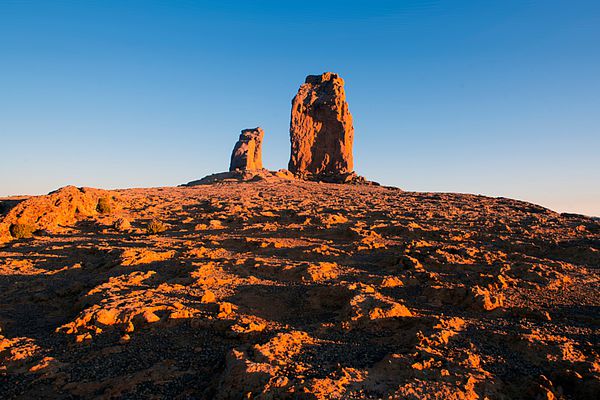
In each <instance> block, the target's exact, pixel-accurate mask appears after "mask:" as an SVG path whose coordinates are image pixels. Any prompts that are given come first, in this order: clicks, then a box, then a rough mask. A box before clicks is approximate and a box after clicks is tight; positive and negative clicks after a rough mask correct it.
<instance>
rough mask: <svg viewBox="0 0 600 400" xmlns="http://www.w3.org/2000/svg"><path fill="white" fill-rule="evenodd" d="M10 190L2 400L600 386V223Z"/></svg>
mask: <svg viewBox="0 0 600 400" xmlns="http://www.w3.org/2000/svg"><path fill="white" fill-rule="evenodd" d="M16 203H18V204H16ZM2 204H4V206H3V207H1V208H0V209H1V210H3V211H2V212H3V215H2V216H0V226H2V227H4V228H3V229H4V230H3V238H4V239H5V240H4V244H3V246H2V247H1V248H0V305H1V306H0V328H1V331H0V393H2V398H3V399H22V398H36V399H45V398H53V399H54V398H64V399H72V398H95V399H98V398H100V399H115V398H186V399H212V398H217V399H239V398H264V399H267V398H302V399H352V398H355V399H363V398H373V399H378V398H408V399H423V398H430V399H447V398H454V399H461V398H462V399H477V398H490V399H506V398H545V399H557V398H562V399H596V398H597V394H598V393H599V391H600V369H599V365H600V358H599V356H598V345H599V339H598V338H599V335H598V329H599V316H598V309H599V307H600V285H599V279H598V268H599V267H600V223H599V222H598V221H596V220H594V219H591V218H587V217H583V216H577V215H565V214H558V213H555V212H552V211H549V210H547V209H544V208H542V207H539V206H535V205H532V204H528V203H524V202H520V201H515V200H509V199H503V198H490V197H483V196H473V195H460V194H439V193H437V194H435V193H409V192H403V191H401V190H398V189H394V188H386V187H378V186H364V185H339V184H327V183H316V182H309V181H303V180H297V179H291V178H289V177H288V178H283V177H272V178H271V179H270V180H259V181H256V182H246V183H244V182H242V183H239V182H237V181H231V182H227V181H225V182H223V181H221V182H220V183H216V184H212V185H200V186H194V187H181V188H157V189H131V190H118V191H103V190H97V189H87V188H84V189H79V188H74V187H67V188H63V189H61V190H59V191H56V192H54V193H51V194H49V195H47V196H39V197H31V198H27V199H19V200H12V201H10V202H3V203H2ZM30 224H31V225H35V226H33V227H32V228H31V229H29V230H27V229H16V228H15V227H16V226H17V225H30ZM27 232H29V233H30V235H25V236H27V237H21V238H16V237H14V236H13V234H15V235H20V234H22V233H27ZM29 236H30V237H29Z"/></svg>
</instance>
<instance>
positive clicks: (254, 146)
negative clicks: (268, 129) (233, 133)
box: [229, 128, 265, 171]
mask: <svg viewBox="0 0 600 400" xmlns="http://www.w3.org/2000/svg"><path fill="white" fill-rule="evenodd" d="M264 134H265V132H264V131H263V130H262V128H254V129H244V130H243V131H242V133H241V134H240V138H239V140H238V141H237V143H236V144H235V147H234V148H233V152H232V153H231V163H230V164H229V171H236V170H242V171H248V170H257V169H262V167H263V165H262V140H263V136H264Z"/></svg>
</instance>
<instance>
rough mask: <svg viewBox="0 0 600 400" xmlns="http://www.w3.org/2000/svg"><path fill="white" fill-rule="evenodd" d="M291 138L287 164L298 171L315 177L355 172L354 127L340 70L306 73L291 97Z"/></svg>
mask: <svg viewBox="0 0 600 400" xmlns="http://www.w3.org/2000/svg"><path fill="white" fill-rule="evenodd" d="M290 140H291V155H290V161H289V165H288V168H289V170H290V171H291V172H292V173H294V174H295V175H297V176H299V177H302V178H306V179H314V180H327V178H334V180H335V178H339V177H347V176H348V175H353V176H355V175H354V174H353V169H354V165H353V156H352V144H353V141H354V127H353V125H352V115H351V114H350V111H349V110H348V103H347V102H346V93H345V91H344V80H343V79H342V78H340V76H339V75H338V74H335V73H332V72H326V73H324V74H321V75H309V76H307V77H306V81H305V83H304V84H303V85H302V86H300V89H299V90H298V94H296V96H295V97H294V99H293V100H292V113H291V121H290ZM323 178H326V179H323Z"/></svg>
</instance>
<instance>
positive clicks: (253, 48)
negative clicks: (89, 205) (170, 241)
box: [0, 0, 600, 215]
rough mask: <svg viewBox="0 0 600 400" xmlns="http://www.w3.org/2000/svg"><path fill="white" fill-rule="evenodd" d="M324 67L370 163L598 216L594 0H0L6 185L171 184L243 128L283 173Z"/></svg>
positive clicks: (386, 173)
mask: <svg viewBox="0 0 600 400" xmlns="http://www.w3.org/2000/svg"><path fill="white" fill-rule="evenodd" d="M324 71H334V72H337V73H339V74H341V76H342V77H343V78H344V79H345V80H346V91H347V97H348V101H349V104H350V111H351V112H352V113H353V115H354V121H355V153H354V155H355V167H356V170H357V172H358V173H360V174H362V175H364V176H366V177H367V178H369V179H372V180H376V181H379V182H381V183H383V184H387V185H394V186H399V187H401V188H404V189H406V190H418V191H451V192H468V193H481V194H487V195H493V196H506V197H513V198H518V199H523V200H528V201H531V202H535V203H538V204H541V205H544V206H547V207H550V208H552V209H554V210H558V211H571V212H580V213H586V214H591V215H600V2H598V1H597V0H595V1H577V0H574V1H567V0H564V1H553V0H539V1H525V0H518V1H513V0H503V1H499V0H498V1H479V0H477V1H457V0H454V1H348V0H346V1H327V2H322V1H303V2H299V1H294V2H291V1H290V2H287V1H214V2H202V1H191V0H187V1H183V0H180V1H177V0H163V1H158V0H155V1H125V0H120V1H109V0H97V1H74V0H73V1H69V0H54V1H45V0H44V1H33V0H29V1H28V0H22V1H14V0H0V146H1V149H2V153H1V157H0V195H12V194H21V193H27V194H39V193H45V192H48V191H50V190H53V189H55V188H57V187H60V186H64V185H67V184H74V185H78V186H94V187H103V188H124V187H145V186H167V185H177V184H180V183H183V182H187V181H190V180H193V179H197V178H200V177H202V176H204V175H206V174H209V173H212V172H217V171H224V170H226V169H227V167H228V163H229V157H230V154H231V149H232V148H233V145H234V142H235V141H236V139H237V136H238V134H239V131H240V130H241V129H243V128H248V127H255V126H262V127H263V128H264V129H265V132H266V134H265V141H266V143H265V145H264V150H263V151H264V154H263V158H264V162H265V164H266V167H267V168H270V169H279V168H285V167H286V166H287V161H288V159H289V114H290V102H291V99H292V97H293V96H294V94H295V92H296V90H297V89H298V86H299V85H300V84H301V83H302V82H303V81H304V77H305V76H306V75H308V74H318V73H322V72H324Z"/></svg>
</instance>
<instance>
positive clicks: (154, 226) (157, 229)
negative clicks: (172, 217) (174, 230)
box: [146, 219, 167, 235]
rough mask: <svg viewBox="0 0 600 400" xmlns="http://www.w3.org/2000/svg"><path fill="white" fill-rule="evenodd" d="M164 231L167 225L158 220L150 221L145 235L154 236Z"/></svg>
mask: <svg viewBox="0 0 600 400" xmlns="http://www.w3.org/2000/svg"><path fill="white" fill-rule="evenodd" d="M166 230H167V225H166V224H164V223H163V222H161V221H160V220H158V219H153V220H152V221H150V223H148V226H147V227H146V233H148V235H156V234H158V233H162V232H164V231H166Z"/></svg>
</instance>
